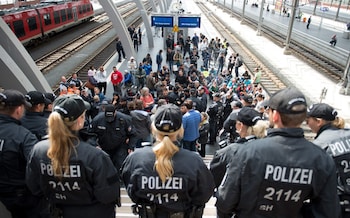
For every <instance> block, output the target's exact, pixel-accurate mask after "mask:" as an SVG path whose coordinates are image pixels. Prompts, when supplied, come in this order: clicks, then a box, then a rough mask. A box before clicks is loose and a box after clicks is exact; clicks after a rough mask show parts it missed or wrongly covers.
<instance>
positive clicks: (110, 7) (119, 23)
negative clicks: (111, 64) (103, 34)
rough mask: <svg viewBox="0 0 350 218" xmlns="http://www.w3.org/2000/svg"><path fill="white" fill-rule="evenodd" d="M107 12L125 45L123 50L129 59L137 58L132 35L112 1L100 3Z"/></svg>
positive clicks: (105, 0)
mask: <svg viewBox="0 0 350 218" xmlns="http://www.w3.org/2000/svg"><path fill="white" fill-rule="evenodd" d="M99 2H100V4H101V6H102V7H103V9H104V10H105V12H106V13H107V15H108V17H109V20H110V21H112V24H113V27H114V29H115V30H116V32H117V33H118V36H119V38H120V41H121V42H122V44H123V48H124V50H125V53H126V55H127V57H136V55H135V51H134V46H133V44H132V43H131V38H130V34H129V32H128V29H127V27H126V25H125V22H124V20H123V18H122V16H121V15H120V13H119V11H118V10H117V8H116V6H115V5H114V3H113V1H112V0H104V1H99Z"/></svg>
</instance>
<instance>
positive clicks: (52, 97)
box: [44, 92, 56, 104]
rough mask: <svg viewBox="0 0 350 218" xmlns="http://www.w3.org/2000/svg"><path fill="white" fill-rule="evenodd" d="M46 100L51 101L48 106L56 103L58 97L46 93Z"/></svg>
mask: <svg viewBox="0 0 350 218" xmlns="http://www.w3.org/2000/svg"><path fill="white" fill-rule="evenodd" d="M44 95H45V98H46V99H47V100H49V101H50V103H48V104H52V103H53V102H54V101H55V98H56V95H55V94H53V93H51V92H46V93H44Z"/></svg>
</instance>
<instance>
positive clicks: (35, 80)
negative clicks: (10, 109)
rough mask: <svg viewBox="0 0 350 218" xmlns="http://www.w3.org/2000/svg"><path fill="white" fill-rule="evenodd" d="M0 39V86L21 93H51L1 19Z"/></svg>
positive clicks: (21, 46) (28, 56) (39, 73)
mask: <svg viewBox="0 0 350 218" xmlns="http://www.w3.org/2000/svg"><path fill="white" fill-rule="evenodd" d="M0 38H1V47H0V54H1V57H0V69H1V71H2V75H3V76H2V77H1V82H0V86H2V87H3V88H5V89H17V90H18V91H21V92H23V93H26V92H28V91H33V90H37V91H40V92H52V90H51V88H50V85H49V84H48V82H47V80H46V79H45V77H44V76H43V74H42V73H41V72H40V70H39V69H38V67H37V66H36V64H35V62H34V61H33V59H32V57H31V56H30V55H29V54H28V52H27V50H26V49H25V48H24V47H23V45H22V44H21V42H20V41H19V40H18V39H17V37H16V36H15V34H14V33H13V32H12V31H11V29H10V28H9V27H8V25H7V24H6V23H5V21H4V20H3V19H0ZM5 74H6V75H5ZM4 75H5V76H4Z"/></svg>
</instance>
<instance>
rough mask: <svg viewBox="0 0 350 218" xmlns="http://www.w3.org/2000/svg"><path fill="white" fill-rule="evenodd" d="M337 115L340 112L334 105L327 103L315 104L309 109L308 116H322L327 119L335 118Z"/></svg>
mask: <svg viewBox="0 0 350 218" xmlns="http://www.w3.org/2000/svg"><path fill="white" fill-rule="evenodd" d="M337 115H338V112H337V111H336V110H335V109H334V108H333V107H332V106H330V105H328V104H325V103H317V104H313V105H311V106H310V107H309V108H308V109H307V116H308V117H315V118H321V119H324V120H327V121H333V120H335V118H336V117H337Z"/></svg>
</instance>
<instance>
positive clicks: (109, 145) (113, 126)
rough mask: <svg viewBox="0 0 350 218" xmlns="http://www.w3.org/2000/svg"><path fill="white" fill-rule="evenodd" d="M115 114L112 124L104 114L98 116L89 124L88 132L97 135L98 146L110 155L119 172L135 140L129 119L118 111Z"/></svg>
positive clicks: (134, 144)
mask: <svg viewBox="0 0 350 218" xmlns="http://www.w3.org/2000/svg"><path fill="white" fill-rule="evenodd" d="M115 113H116V115H115V118H114V120H113V121H112V122H107V121H106V117H105V114H104V113H100V114H98V115H97V116H96V117H95V118H94V119H93V120H92V122H91V125H90V132H93V133H96V134H97V138H98V144H99V146H100V147H101V148H102V150H104V151H105V152H106V153H107V154H109V155H110V158H111V159H112V161H113V164H114V166H115V167H116V168H117V169H118V170H119V169H120V167H121V166H122V163H123V161H124V160H125V158H126V156H127V155H128V149H131V150H133V149H134V147H135V146H136V140H137V138H136V137H133V136H134V135H135V134H134V129H133V127H132V124H131V117H130V116H128V115H125V114H123V113H121V112H118V111H116V112H115ZM127 139H129V142H128V143H127Z"/></svg>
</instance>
